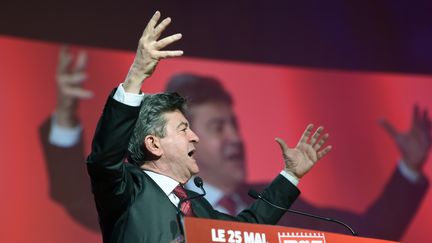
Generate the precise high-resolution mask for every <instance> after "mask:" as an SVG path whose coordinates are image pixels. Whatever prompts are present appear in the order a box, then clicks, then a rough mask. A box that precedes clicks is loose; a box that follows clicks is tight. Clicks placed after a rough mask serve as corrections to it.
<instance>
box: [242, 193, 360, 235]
mask: <svg viewBox="0 0 432 243" xmlns="http://www.w3.org/2000/svg"><path fill="white" fill-rule="evenodd" d="M248 195H249V196H250V197H252V198H254V199H261V200H263V201H264V202H265V203H267V204H269V205H270V206H272V207H275V208H277V209H280V210H283V211H286V212H290V213H294V214H299V215H303V216H306V217H310V218H314V219H320V220H325V221H328V222H333V223H336V224H339V225H342V226H344V227H345V228H347V229H348V230H349V231H350V232H351V234H352V235H354V236H358V234H357V233H356V232H355V231H354V230H353V229H352V228H351V227H349V226H348V225H347V224H345V223H344V222H342V221H339V220H336V219H332V218H327V217H321V216H317V215H313V214H310V213H305V212H301V211H297V210H292V209H288V208H284V207H280V206H278V205H275V204H273V203H272V202H270V201H269V200H267V199H265V198H264V197H263V196H262V195H261V193H258V192H257V191H255V190H253V189H251V190H249V192H248Z"/></svg>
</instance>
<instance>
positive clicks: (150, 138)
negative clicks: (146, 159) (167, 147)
mask: <svg viewBox="0 0 432 243" xmlns="http://www.w3.org/2000/svg"><path fill="white" fill-rule="evenodd" d="M144 146H145V147H146V149H147V151H149V152H150V153H151V154H153V155H154V156H157V157H160V156H161V155H162V154H163V151H162V147H161V144H160V139H159V138H158V137H156V136H154V135H147V136H146V137H145V138H144Z"/></svg>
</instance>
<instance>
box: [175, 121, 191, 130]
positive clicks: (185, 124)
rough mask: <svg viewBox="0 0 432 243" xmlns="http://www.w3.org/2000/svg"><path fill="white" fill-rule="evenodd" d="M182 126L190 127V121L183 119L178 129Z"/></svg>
mask: <svg viewBox="0 0 432 243" xmlns="http://www.w3.org/2000/svg"><path fill="white" fill-rule="evenodd" d="M181 126H186V128H188V127H189V123H187V122H184V121H182V122H180V124H179V125H178V126H177V129H179V128H180V127H181Z"/></svg>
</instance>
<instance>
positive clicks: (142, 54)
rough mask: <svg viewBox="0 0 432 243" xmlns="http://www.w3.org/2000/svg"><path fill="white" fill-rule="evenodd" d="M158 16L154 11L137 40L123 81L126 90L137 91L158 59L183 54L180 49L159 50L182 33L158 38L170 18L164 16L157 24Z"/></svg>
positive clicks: (178, 38)
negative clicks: (136, 47) (134, 51)
mask: <svg viewBox="0 0 432 243" xmlns="http://www.w3.org/2000/svg"><path fill="white" fill-rule="evenodd" d="M160 16H161V14H160V12H159V11H156V13H155V14H154V15H153V17H152V18H151V19H150V21H149V22H148V24H147V26H146V28H145V29H144V32H143V34H142V36H141V38H140V40H139V43H138V49H137V52H136V55H135V59H134V62H133V64H132V66H131V68H130V70H129V73H128V75H127V77H126V80H125V82H124V83H123V87H124V88H125V91H126V92H130V93H139V92H140V90H141V85H142V82H143V81H144V80H145V79H146V78H148V77H149V76H150V75H151V74H152V73H153V71H154V69H155V68H156V65H157V63H158V62H159V60H160V59H163V58H169V57H178V56H181V55H183V51H181V50H175V51H163V50H161V49H162V48H164V47H166V46H168V45H170V44H171V43H173V42H175V41H178V40H180V39H181V37H182V35H181V34H174V35H170V36H168V37H165V38H163V39H160V40H158V39H159V37H160V36H161V34H162V32H163V31H164V30H165V29H166V27H167V26H168V25H169V24H170V23H171V18H165V19H164V20H162V21H161V22H160V23H159V24H158V21H159V19H160Z"/></svg>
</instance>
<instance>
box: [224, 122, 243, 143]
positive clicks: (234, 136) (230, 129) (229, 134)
mask: <svg viewBox="0 0 432 243" xmlns="http://www.w3.org/2000/svg"><path fill="white" fill-rule="evenodd" d="M225 139H226V140H228V141H230V142H231V143H239V142H241V140H242V139H241V136H240V133H239V130H238V127H237V126H236V125H235V124H232V123H231V124H229V125H228V126H226V129H225Z"/></svg>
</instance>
